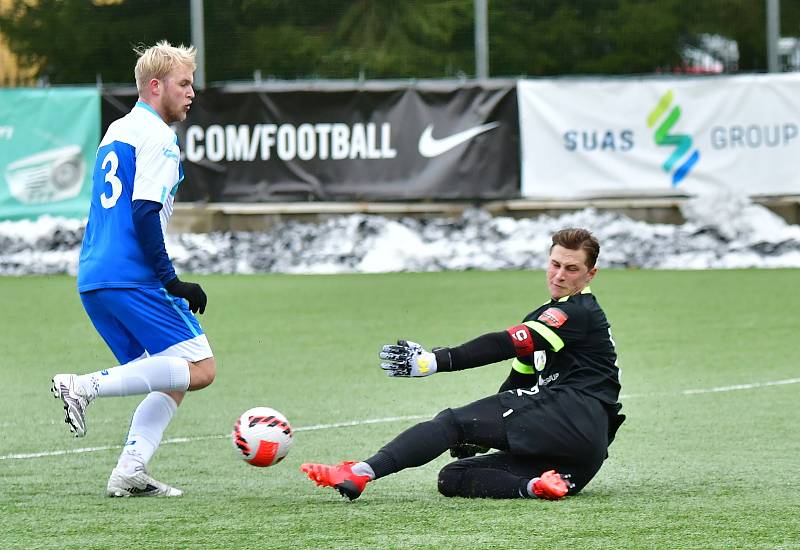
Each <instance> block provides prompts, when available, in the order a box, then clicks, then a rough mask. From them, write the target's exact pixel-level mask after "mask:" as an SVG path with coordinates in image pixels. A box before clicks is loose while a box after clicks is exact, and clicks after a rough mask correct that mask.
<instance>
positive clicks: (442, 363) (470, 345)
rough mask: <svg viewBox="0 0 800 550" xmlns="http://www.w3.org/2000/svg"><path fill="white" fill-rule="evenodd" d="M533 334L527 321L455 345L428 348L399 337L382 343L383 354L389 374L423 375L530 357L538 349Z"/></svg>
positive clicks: (384, 363) (382, 366) (385, 368)
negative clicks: (430, 349)
mask: <svg viewBox="0 0 800 550" xmlns="http://www.w3.org/2000/svg"><path fill="white" fill-rule="evenodd" d="M534 338H535V336H534V334H533V333H532V331H531V329H530V327H528V326H527V325H516V326H514V327H511V328H509V329H507V330H504V331H500V332H490V333H487V334H483V335H482V336H478V337H477V338H474V339H472V340H470V341H469V342H465V343H464V344H461V345H460V346H456V347H452V348H434V349H433V351H430V352H429V351H426V350H425V349H424V348H423V347H422V346H421V345H419V344H417V343H416V342H409V341H406V340H399V341H398V342H397V344H389V345H386V346H383V349H382V350H381V353H380V358H381V359H382V360H383V362H382V363H381V368H383V369H384V370H385V371H386V373H387V374H388V375H389V376H401V377H414V378H416V377H421V376H428V375H431V374H434V373H435V372H449V371H457V370H464V369H471V368H475V367H481V366H483V365H491V364H492V363H497V362H499V361H504V360H506V359H511V358H512V357H530V355H531V354H532V353H533V351H534V349H535V344H534V341H535V340H534Z"/></svg>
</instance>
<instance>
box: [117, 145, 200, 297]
mask: <svg viewBox="0 0 800 550" xmlns="http://www.w3.org/2000/svg"><path fill="white" fill-rule="evenodd" d="M180 179H181V172H180V150H179V149H178V145H177V143H174V142H165V141H161V140H155V139H151V140H147V141H146V142H145V143H144V144H142V147H141V148H140V150H138V151H137V153H136V175H135V176H134V182H133V195H132V197H131V199H132V201H133V204H132V212H131V215H132V218H133V227H134V231H135V232H136V238H137V240H138V241H139V244H140V246H141V247H142V250H143V252H144V254H145V257H146V258H147V259H148V260H149V262H150V265H151V266H152V267H153V269H154V271H155V273H156V275H157V277H158V279H159V281H161V284H162V285H164V288H166V289H167V292H169V293H170V294H172V295H173V296H177V297H179V298H184V299H186V300H187V301H188V302H189V309H191V310H192V312H194V313H197V312H199V313H203V312H204V311H205V309H206V303H207V302H208V299H207V298H206V294H205V292H203V289H202V288H201V287H200V285H198V284H196V283H188V282H185V281H181V280H180V279H178V277H177V275H176V274H175V269H174V268H173V266H172V262H171V261H170V259H169V256H168V255H167V249H166V247H165V245H164V232H163V230H162V227H161V216H160V212H161V209H162V208H163V205H164V200H165V197H167V195H168V194H170V193H171V192H172V191H173V186H174V185H175V182H179V181H180Z"/></svg>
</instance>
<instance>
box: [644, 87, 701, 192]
mask: <svg viewBox="0 0 800 550" xmlns="http://www.w3.org/2000/svg"><path fill="white" fill-rule="evenodd" d="M672 99H673V93H672V90H669V91H668V92H667V93H665V94H664V95H663V96H661V99H660V100H659V101H658V104H657V105H656V107H655V109H653V110H652V111H651V112H650V114H649V115H648V116H647V127H648V128H652V127H653V126H655V125H656V123H657V122H658V121H659V120H660V119H661V117H662V116H663V115H664V113H666V112H667V110H668V109H669V107H670V105H672ZM680 117H681V108H680V106H678V105H675V106H674V107H673V108H672V110H671V111H670V112H669V114H668V115H667V118H665V119H664V120H663V122H661V124H660V125H659V127H658V129H657V130H656V133H655V134H654V135H653V137H654V139H655V142H656V145H659V146H664V147H666V146H672V147H675V150H674V151H673V152H672V154H671V155H670V156H669V158H668V159H667V160H666V161H665V162H664V164H663V165H661V167H662V168H663V169H664V171H665V172H667V173H670V172H672V187H677V186H678V184H679V183H680V182H681V181H682V180H683V179H684V178H685V177H686V176H687V175H688V174H689V172H690V171H691V169H692V167H694V165H695V164H697V161H698V160H700V151H699V150H697V149H695V150H694V151H692V153H691V154H690V155H689V156H688V157H686V154H687V153H688V152H689V150H690V149H691V148H692V137H691V136H688V135H686V134H670V130H672V127H673V126H675V124H676V123H677V122H678V119H679V118H680ZM681 159H685V160H681ZM679 161H681V163H680V165H679V166H678V167H677V168H675V170H674V171H673V168H674V167H675V165H676V164H678V162H679Z"/></svg>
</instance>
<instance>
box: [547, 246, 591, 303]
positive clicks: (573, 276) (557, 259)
mask: <svg viewBox="0 0 800 550" xmlns="http://www.w3.org/2000/svg"><path fill="white" fill-rule="evenodd" d="M595 273H597V268H596V267H593V268H592V269H589V267H588V266H587V265H586V251H585V250H571V249H569V248H564V247H563V246H561V245H555V246H554V247H553V248H552V250H550V261H549V263H548V265H547V287H548V288H549V290H550V296H551V297H552V298H553V299H555V300H558V299H559V298H563V297H564V296H572V295H573V294H578V293H579V292H580V291H581V290H583V289H584V288H586V287H587V286H588V285H589V282H590V281H591V280H592V278H593V277H594V275H595Z"/></svg>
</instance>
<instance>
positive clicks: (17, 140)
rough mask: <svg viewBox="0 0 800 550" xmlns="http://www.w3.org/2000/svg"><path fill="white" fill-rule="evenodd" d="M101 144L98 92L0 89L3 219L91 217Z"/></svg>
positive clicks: (0, 215) (0, 210) (0, 216)
mask: <svg viewBox="0 0 800 550" xmlns="http://www.w3.org/2000/svg"><path fill="white" fill-rule="evenodd" d="M99 142H100V93H99V92H98V91H97V90H96V89H94V88H57V89H55V88H45V89H25V88H19V89H0V219H21V218H36V217H38V216H40V215H43V214H50V215H53V216H66V217H85V216H86V215H88V212H89V202H90V196H91V189H92V183H91V178H92V166H93V164H94V157H95V154H96V151H97V145H98V143H99Z"/></svg>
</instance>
